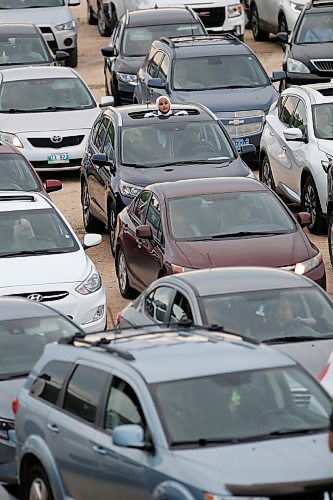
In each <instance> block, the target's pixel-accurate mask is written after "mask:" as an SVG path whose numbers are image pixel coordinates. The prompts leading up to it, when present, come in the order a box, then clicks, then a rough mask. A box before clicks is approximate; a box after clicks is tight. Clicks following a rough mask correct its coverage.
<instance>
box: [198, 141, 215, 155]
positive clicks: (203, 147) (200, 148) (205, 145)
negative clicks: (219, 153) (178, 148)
mask: <svg viewBox="0 0 333 500" xmlns="http://www.w3.org/2000/svg"><path fill="white" fill-rule="evenodd" d="M204 151H207V152H209V153H215V149H214V147H213V146H212V145H211V144H209V143H208V142H203V143H201V144H198V145H197V146H194V148H193V149H192V153H200V152H204Z"/></svg>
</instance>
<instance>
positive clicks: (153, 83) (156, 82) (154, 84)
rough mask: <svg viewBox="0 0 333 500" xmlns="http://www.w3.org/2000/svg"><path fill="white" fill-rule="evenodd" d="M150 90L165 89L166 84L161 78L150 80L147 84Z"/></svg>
mask: <svg viewBox="0 0 333 500" xmlns="http://www.w3.org/2000/svg"><path fill="white" fill-rule="evenodd" d="M147 85H148V87H149V88H150V89H165V88H166V83H165V82H163V81H162V80H161V78H150V80H148V83H147Z"/></svg>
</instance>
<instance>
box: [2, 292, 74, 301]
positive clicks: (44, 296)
mask: <svg viewBox="0 0 333 500" xmlns="http://www.w3.org/2000/svg"><path fill="white" fill-rule="evenodd" d="M68 295H69V293H68V292H66V291H60V292H59V291H54V292H29V293H19V294H15V295H11V297H24V298H25V299H29V300H33V301H35V302H51V301H54V300H61V299H65V298H66V297H68Z"/></svg>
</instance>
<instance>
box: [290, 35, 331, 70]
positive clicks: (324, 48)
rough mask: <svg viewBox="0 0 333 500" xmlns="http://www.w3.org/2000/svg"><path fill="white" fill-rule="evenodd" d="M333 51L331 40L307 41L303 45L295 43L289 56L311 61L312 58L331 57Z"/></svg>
mask: <svg viewBox="0 0 333 500" xmlns="http://www.w3.org/2000/svg"><path fill="white" fill-rule="evenodd" d="M332 52H333V43H331V42H325V43H305V44H302V45H293V46H292V49H291V51H290V54H289V57H292V58H294V59H299V60H300V61H302V62H306V61H310V59H326V58H327V59H331V58H332ZM323 76H325V75H323Z"/></svg>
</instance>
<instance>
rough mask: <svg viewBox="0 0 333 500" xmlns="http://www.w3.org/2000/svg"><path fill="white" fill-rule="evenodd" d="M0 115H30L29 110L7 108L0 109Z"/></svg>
mask: <svg viewBox="0 0 333 500" xmlns="http://www.w3.org/2000/svg"><path fill="white" fill-rule="evenodd" d="M0 113H13V114H14V113H31V109H20V108H9V109H2V110H1V111H0Z"/></svg>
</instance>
